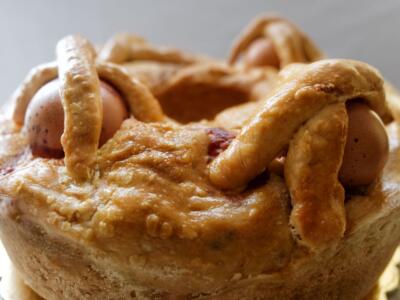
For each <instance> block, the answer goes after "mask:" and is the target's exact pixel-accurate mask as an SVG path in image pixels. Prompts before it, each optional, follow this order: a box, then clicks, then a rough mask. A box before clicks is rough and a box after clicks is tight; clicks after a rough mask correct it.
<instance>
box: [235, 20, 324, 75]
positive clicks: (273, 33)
mask: <svg viewBox="0 0 400 300" xmlns="http://www.w3.org/2000/svg"><path fill="white" fill-rule="evenodd" d="M262 36H263V37H268V38H270V39H271V41H272V43H273V44H274V46H275V49H276V51H277V55H278V57H279V60H280V67H281V68H283V67H285V66H287V65H289V64H291V63H296V62H300V63H305V62H312V61H316V60H319V59H321V58H322V57H323V55H322V53H321V51H320V50H319V49H318V47H317V46H316V45H315V44H314V43H313V42H312V41H311V40H310V38H309V37H308V36H307V35H306V34H305V33H303V32H302V31H300V29H299V28H297V27H296V25H294V24H293V23H291V22H289V21H288V20H286V19H284V18H282V17H279V16H276V15H269V14H268V15H261V16H259V17H257V18H255V19H254V20H253V21H252V22H251V23H250V24H249V25H248V26H247V27H246V28H245V29H244V30H243V32H242V33H241V34H240V35H239V37H238V38H237V39H236V41H235V43H234V45H233V47H232V49H231V52H230V54H229V58H228V61H229V63H230V64H234V63H236V62H237V61H238V60H239V58H240V56H241V54H242V53H243V52H244V51H245V50H246V49H247V47H248V46H249V45H250V44H251V43H252V42H253V41H254V40H256V39H257V38H259V37H262Z"/></svg>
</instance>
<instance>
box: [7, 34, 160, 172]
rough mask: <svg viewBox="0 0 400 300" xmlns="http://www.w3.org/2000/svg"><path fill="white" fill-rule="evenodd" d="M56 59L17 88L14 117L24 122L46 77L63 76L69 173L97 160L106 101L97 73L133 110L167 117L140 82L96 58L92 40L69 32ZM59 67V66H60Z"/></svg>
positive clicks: (148, 117)
mask: <svg viewBox="0 0 400 300" xmlns="http://www.w3.org/2000/svg"><path fill="white" fill-rule="evenodd" d="M57 54H58V61H57V62H54V63H49V64H45V65H41V66H39V67H36V68H34V69H33V70H32V71H31V72H30V73H29V74H28V76H27V78H26V79H25V80H24V82H23V83H22V85H21V86H19V87H18V89H17V91H16V92H15V93H14V102H15V103H16V104H15V107H14V112H13V120H14V121H15V122H16V123H17V124H19V125H23V123H24V118H25V113H26V110H27V107H28V105H29V102H30V100H31V99H32V97H33V96H34V95H35V93H36V92H37V91H38V90H39V89H40V88H41V87H42V86H43V85H44V84H45V83H47V82H49V81H51V80H53V79H56V78H57V76H58V77H59V78H60V83H61V84H60V94H61V98H62V104H63V107H64V111H65V121H64V125H65V126H64V127H65V128H64V134H63V136H62V145H63V148H64V153H65V164H66V166H67V169H68V171H69V172H70V174H71V175H72V176H73V177H74V178H76V179H78V180H84V179H88V178H89V177H90V173H91V172H90V170H91V168H92V165H93V164H94V162H95V160H96V155H95V153H96V151H97V148H98V141H99V137H100V132H101V123H102V105H101V98H100V89H99V78H98V77H100V78H102V79H104V80H105V81H107V82H110V83H111V84H112V85H113V86H114V87H115V88H116V89H117V90H118V91H119V92H120V93H121V95H122V98H123V99H124V101H126V103H127V106H128V107H129V109H130V111H131V112H132V114H133V116H134V117H136V118H137V119H138V120H140V121H144V122H159V121H163V120H166V119H165V115H164V114H163V112H162V109H161V107H160V105H159V103H158V101H157V100H156V99H155V98H154V96H153V95H152V94H151V92H150V91H149V89H148V88H147V87H146V86H145V85H144V84H142V83H140V82H138V81H136V80H133V79H131V78H130V76H129V75H128V74H127V73H125V71H124V70H123V69H122V68H120V67H119V66H117V65H114V64H112V63H98V64H96V63H95V60H94V58H95V53H94V49H93V47H92V46H91V45H90V43H89V42H88V41H87V40H86V39H84V38H82V37H80V36H69V37H66V38H65V39H63V40H61V41H60V42H59V44H58V46H57ZM57 67H58V69H57Z"/></svg>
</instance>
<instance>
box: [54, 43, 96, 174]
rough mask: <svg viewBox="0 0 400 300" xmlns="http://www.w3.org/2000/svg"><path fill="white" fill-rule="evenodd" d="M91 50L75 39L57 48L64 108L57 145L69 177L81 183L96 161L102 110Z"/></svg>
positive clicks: (88, 46)
mask: <svg viewBox="0 0 400 300" xmlns="http://www.w3.org/2000/svg"><path fill="white" fill-rule="evenodd" d="M94 61H95V50H94V49H93V48H92V46H91V45H90V44H89V42H88V41H87V40H86V39H84V38H81V37H79V36H69V37H66V38H64V39H62V40H61V41H60V42H59V43H58V45H57V62H58V77H59V79H60V95H61V101H62V104H63V108H64V116H65V117H64V132H63V135H62V137H61V144H62V146H63V149H64V153H65V165H66V166H67V169H68V171H69V172H70V173H71V175H72V176H73V177H75V178H77V179H81V180H85V179H87V178H89V177H90V171H91V169H92V168H91V167H92V165H93V164H94V163H95V161H96V151H97V148H98V145H99V139H100V133H101V122H102V119H103V108H102V102H101V97H100V80H99V77H98V75H97V72H96V66H95V64H94Z"/></svg>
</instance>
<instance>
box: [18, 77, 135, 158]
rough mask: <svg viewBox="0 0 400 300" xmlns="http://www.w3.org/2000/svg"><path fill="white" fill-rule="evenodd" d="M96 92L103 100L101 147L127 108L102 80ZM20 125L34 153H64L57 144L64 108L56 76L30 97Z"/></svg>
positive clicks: (121, 119) (54, 156)
mask: <svg viewBox="0 0 400 300" xmlns="http://www.w3.org/2000/svg"><path fill="white" fill-rule="evenodd" d="M100 95H101V98H102V102H103V123H102V131H101V135H100V141H99V144H100V146H101V145H103V144H104V143H105V142H106V141H107V140H108V139H110V138H111V137H112V136H113V135H114V134H115V132H116V131H117V130H118V129H119V128H120V126H121V124H122V122H123V120H124V119H126V118H127V117H128V110H127V108H126V106H125V103H124V101H123V100H122V98H121V96H120V95H119V93H118V92H117V91H116V90H115V89H114V88H113V87H112V86H110V85H109V84H108V83H106V82H104V81H100ZM24 124H25V130H26V132H27V136H28V141H29V144H30V147H31V149H32V153H33V154H34V155H37V156H41V157H50V158H61V157H63V156H64V152H63V149H62V145H61V135H62V133H63V131H64V109H63V106H62V103H61V97H60V93H59V81H58V79H55V80H53V81H50V82H48V83H46V84H45V85H44V86H42V87H41V88H40V89H39V90H38V91H37V93H36V94H35V95H34V96H33V98H32V100H31V102H30V104H29V106H28V109H27V112H26V115H25V122H24Z"/></svg>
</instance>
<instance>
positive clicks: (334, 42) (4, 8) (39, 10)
mask: <svg viewBox="0 0 400 300" xmlns="http://www.w3.org/2000/svg"><path fill="white" fill-rule="evenodd" d="M265 11H275V12H279V13H280V14H282V15H284V16H287V17H288V18H290V19H292V20H293V21H294V22H295V23H297V24H298V25H300V27H301V28H302V29H303V30H304V31H306V32H307V33H308V34H309V35H310V36H311V37H312V38H313V39H314V40H315V41H316V42H317V44H318V45H320V47H321V48H322V49H323V50H324V51H325V52H326V53H327V54H329V55H330V56H332V57H346V58H356V59H359V60H363V61H366V62H369V63H371V64H372V65H375V66H376V67H378V68H379V69H380V70H381V72H382V73H383V74H384V76H386V77H387V78H388V79H389V80H390V81H392V82H393V83H395V84H396V85H397V86H398V87H400V76H399V75H400V71H399V69H400V60H399V58H398V57H399V55H400V33H399V30H400V0H383V1H376V0H359V1H350V0H347V1H346V0H336V1H311V0H307V1H302V0H297V1H295V0H292V1H289V0H286V1H285V0H277V1H266V0H264V1H261V0H252V1H243V0H242V1H241V0H203V1H200V0H169V1H167V0H152V1H151V0H147V1H145V0H142V1H132V0H130V1H129V0H120V1H103V0H101V1H100V0H98V1H95V0H86V1H85V0H81V1H78V0H71V1H55V0H54V1H51V0H36V1H27V0H25V1H22V0H17V1H6V0H0V36H1V47H0V66H1V70H2V75H1V79H2V80H1V81H0V82H1V83H0V102H3V101H5V100H7V98H8V97H9V96H10V94H11V93H12V92H13V90H14V89H15V88H16V86H17V85H18V84H19V82H20V81H21V80H22V79H23V77H24V76H25V75H26V73H27V72H28V71H29V69H30V68H31V67H33V66H35V65H37V64H39V63H42V62H45V61H49V60H52V59H53V58H54V46H55V44H56V42H57V40H59V39H60V38H62V37H63V36H65V35H67V34H71V33H81V34H83V35H85V36H86V37H88V38H89V39H90V40H92V41H93V42H94V43H102V42H104V41H105V40H106V39H107V38H109V37H110V36H111V35H112V34H114V33H115V32H120V31H130V32H135V33H138V34H141V35H144V36H145V37H147V38H148V39H149V40H151V41H152V42H154V43H158V44H164V45H173V46H177V47H181V48H184V49H188V50H193V51H197V52H204V53H207V54H209V55H213V56H218V57H224V56H225V55H226V53H227V51H228V49H229V46H230V44H231V41H232V39H233V38H234V37H235V36H236V34H237V33H238V32H239V31H240V29H241V28H242V27H243V26H244V25H246V24H247V23H248V21H249V20H250V19H251V18H252V17H254V16H255V15H257V14H259V13H261V12H265Z"/></svg>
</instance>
